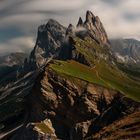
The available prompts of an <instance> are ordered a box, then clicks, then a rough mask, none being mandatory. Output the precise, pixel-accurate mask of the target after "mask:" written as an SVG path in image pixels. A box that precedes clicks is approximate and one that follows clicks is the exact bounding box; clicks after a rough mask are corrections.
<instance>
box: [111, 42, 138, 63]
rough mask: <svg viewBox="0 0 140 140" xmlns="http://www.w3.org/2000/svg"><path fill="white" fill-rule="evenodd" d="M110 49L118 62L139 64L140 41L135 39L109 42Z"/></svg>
mask: <svg viewBox="0 0 140 140" xmlns="http://www.w3.org/2000/svg"><path fill="white" fill-rule="evenodd" d="M110 42H111V46H112V47H111V48H112V51H113V53H114V55H115V56H116V58H117V59H118V61H119V62H122V63H128V64H134V63H140V41H138V40H135V39H114V40H110Z"/></svg>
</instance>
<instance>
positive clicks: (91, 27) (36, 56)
mask: <svg viewBox="0 0 140 140" xmlns="http://www.w3.org/2000/svg"><path fill="white" fill-rule="evenodd" d="M68 36H79V37H81V38H86V37H90V38H91V39H93V40H95V42H96V43H97V44H99V45H101V46H106V47H108V46H110V45H109V41H108V37H107V34H106V32H105V29H104V27H103V25H102V23H101V21H100V19H99V17H97V16H94V15H93V14H92V12H90V11H87V13H86V20H85V22H83V20H82V18H79V21H78V24H77V26H76V27H74V26H73V25H72V24H70V25H69V26H68V27H67V28H66V27H64V26H62V25H61V24H60V23H58V22H57V21H55V20H53V19H50V20H49V21H48V23H47V24H46V25H41V26H40V27H39V28H38V35H37V41H36V45H35V47H34V50H33V51H32V52H31V55H30V63H31V64H32V65H34V66H33V67H40V66H42V65H43V64H44V63H45V61H46V60H47V59H48V58H49V57H56V56H58V54H59V51H60V50H61V48H62V47H63V45H64V44H65V43H66V41H67V39H68Z"/></svg>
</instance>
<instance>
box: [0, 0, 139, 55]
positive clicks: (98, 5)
mask: <svg viewBox="0 0 140 140" xmlns="http://www.w3.org/2000/svg"><path fill="white" fill-rule="evenodd" d="M139 9H140V1H139V0H127V1H126V0H94V1H93V0H88V1H87V0H70V1H69V0H10V1H9V0H0V19H1V20H0V51H1V52H2V51H3V52H6V51H14V49H12V48H16V47H17V49H18V48H19V50H24V49H23V48H24V47H25V48H26V49H27V48H28V45H27V43H28V42H27V43H26V44H24V43H23V42H22V40H23V38H24V37H25V38H26V39H27V38H28V39H29V38H30V37H31V38H32V39H31V38H30V40H35V38H36V34H37V28H38V26H39V25H40V24H44V23H46V22H47V20H48V19H49V18H54V19H56V20H58V21H59V22H60V23H62V24H64V25H65V26H68V24H69V23H73V24H76V23H77V20H78V18H79V16H81V17H83V19H84V18H85V12H86V10H91V11H92V12H93V13H94V14H95V15H98V16H99V17H100V19H101V21H102V22H103V25H104V27H105V29H106V31H107V33H108V35H109V37H110V38H116V37H135V38H139V39H140V26H139V25H140V10H139ZM19 38H20V39H21V38H22V40H20V39H19ZM11 41H12V47H8V46H9V42H10V43H11ZM18 41H19V42H18ZM17 42H18V43H17ZM14 43H15V45H14ZM34 44H35V41H34ZM14 46H16V47H14ZM30 46H31V45H30V43H29V48H30ZM33 46H34V45H32V47H33ZM21 47H22V48H21Z"/></svg>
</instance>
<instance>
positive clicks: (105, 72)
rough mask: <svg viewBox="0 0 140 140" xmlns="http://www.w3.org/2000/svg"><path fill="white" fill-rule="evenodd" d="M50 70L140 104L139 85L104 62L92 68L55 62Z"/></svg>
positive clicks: (72, 63)
mask: <svg viewBox="0 0 140 140" xmlns="http://www.w3.org/2000/svg"><path fill="white" fill-rule="evenodd" d="M50 68H52V69H53V70H55V71H56V72H58V73H60V74H61V73H62V74H66V75H69V76H72V77H76V78H79V79H82V80H85V81H88V82H90V83H94V84H98V85H101V86H104V87H107V88H111V89H114V90H117V91H120V92H121V93H123V94H125V95H126V96H129V97H130V98H132V99H134V100H136V101H139V102H140V84H139V83H138V82H136V81H134V80H132V79H130V78H128V76H127V75H126V74H124V73H123V72H122V71H120V70H119V69H118V68H117V67H115V66H113V65H110V64H107V63H106V62H105V61H100V62H98V63H96V65H95V66H94V67H92V68H91V67H88V66H85V65H83V64H80V63H78V62H76V61H73V60H70V61H55V63H54V64H50Z"/></svg>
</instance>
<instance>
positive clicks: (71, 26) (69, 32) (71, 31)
mask: <svg viewBox="0 0 140 140" xmlns="http://www.w3.org/2000/svg"><path fill="white" fill-rule="evenodd" d="M74 28H75V27H74V26H73V25H72V24H69V26H68V28H67V30H66V35H74V33H75V32H74Z"/></svg>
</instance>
